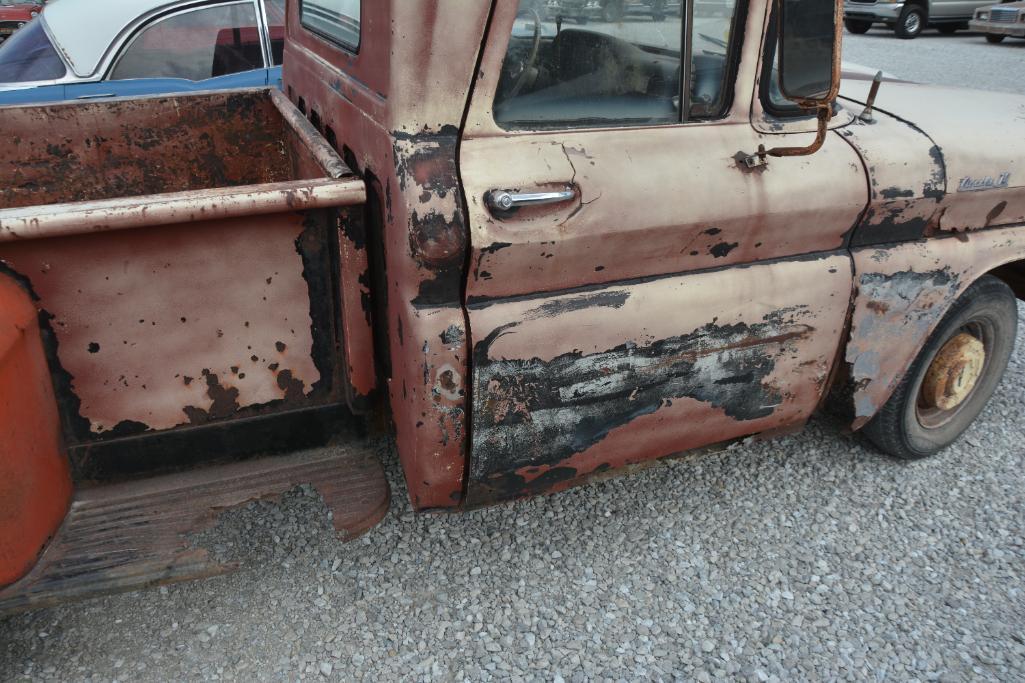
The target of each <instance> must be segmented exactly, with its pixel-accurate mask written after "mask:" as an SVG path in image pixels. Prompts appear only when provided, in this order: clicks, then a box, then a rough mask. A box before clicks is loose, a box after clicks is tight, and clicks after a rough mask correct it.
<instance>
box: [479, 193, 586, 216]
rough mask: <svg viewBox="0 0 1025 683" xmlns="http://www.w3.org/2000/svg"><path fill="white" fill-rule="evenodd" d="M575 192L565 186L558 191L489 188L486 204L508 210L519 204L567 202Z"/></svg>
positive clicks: (532, 204)
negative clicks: (518, 190) (519, 191)
mask: <svg viewBox="0 0 1025 683" xmlns="http://www.w3.org/2000/svg"><path fill="white" fill-rule="evenodd" d="M576 196H577V193H576V192H575V191H574V190H573V189H572V188H569V187H567V188H566V189H565V190H559V191H558V192H523V193H517V192H509V191H508V190H491V191H490V192H488V194H487V197H486V199H487V202H488V206H490V207H491V208H492V209H497V210H499V211H508V210H509V209H515V208H517V207H520V206H537V205H539V204H558V203H559V202H568V201H569V200H571V199H573V198H574V197H576Z"/></svg>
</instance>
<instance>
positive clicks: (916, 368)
mask: <svg viewBox="0 0 1025 683" xmlns="http://www.w3.org/2000/svg"><path fill="white" fill-rule="evenodd" d="M1017 328H1018V304H1017V300H1016V299H1015V296H1014V293H1012V292H1011V289H1010V288H1009V287H1008V286H1007V285H1006V284H1004V282H1003V281H1001V280H999V279H997V278H995V277H993V276H991V275H984V276H983V277H981V278H979V279H978V280H977V281H976V282H974V283H973V284H972V285H971V286H970V287H969V288H968V289H967V290H965V292H964V294H962V295H961V296H960V297H958V299H957V300H956V301H955V302H954V303H953V304H952V305H951V307H950V310H949V311H947V313H946V315H944V317H943V319H942V320H941V321H940V323H939V325H937V327H936V329H935V330H934V331H933V333H932V335H930V337H929V339H928V341H926V343H925V345H924V346H923V347H922V349H921V351H919V353H918V357H917V358H915V361H914V362H913V363H912V364H911V367H910V368H909V370H908V372H907V374H906V375H905V376H904V378H903V379H902V380H901V382H900V384H898V385H897V388H896V390H894V392H893V395H892V396H891V397H890V400H888V401H887V402H886V404H885V405H884V406H883V408H882V409H881V410H880V411H879V412H878V413H876V415H875V417H873V418H872V420H871V421H870V422H869V423H868V424H867V425H865V428H864V429H863V430H862V433H863V434H864V435H865V436H866V437H868V439H869V441H871V442H872V443H873V444H874V445H875V446H876V448H878V449H879V450H881V451H882V452H884V453H886V454H888V455H891V456H893V457H895V458H900V459H902V460H917V459H919V458H924V457H927V456H930V455H933V454H934V453H937V452H939V451H941V450H943V449H944V448H946V447H947V446H949V445H950V444H952V443H953V442H954V441H956V440H957V439H958V437H960V436H961V434H962V433H963V432H964V431H965V430H966V429H967V428H968V427H969V425H971V423H972V422H973V421H974V420H975V418H976V417H978V415H979V413H981V412H982V409H983V408H985V407H986V403H987V402H988V401H989V399H990V397H991V396H992V395H993V392H994V391H995V390H996V388H997V386H998V385H999V384H1000V380H1001V379H1002V378H1003V375H1004V371H1005V370H1006V369H1007V362H1008V360H1009V359H1010V357H1011V352H1012V351H1013V350H1014V339H1015V334H1016V332H1017ZM966 332H967V333H968V334H970V335H971V336H973V337H975V338H976V339H979V340H981V341H982V346H983V347H984V348H985V352H986V355H985V361H983V364H982V368H981V371H980V373H979V375H978V379H977V380H976V381H975V383H974V385H973V386H972V388H970V389H969V390H968V393H967V395H966V397H965V398H964V399H963V400H962V401H961V403H960V404H958V405H956V406H954V407H952V408H950V409H948V410H946V411H943V410H940V409H938V408H935V407H933V408H930V407H928V406H926V405H924V401H925V399H924V395H925V394H927V393H928V392H927V390H923V386H926V387H927V388H928V384H927V382H928V380H927V374H928V371H929V369H930V366H931V365H932V363H933V361H934V360H935V359H936V358H937V356H938V355H939V354H940V351H941V350H946V348H947V347H948V342H951V343H952V344H956V341H954V342H952V340H956V339H957V338H960V337H962V336H963V335H964V334H965V333H966Z"/></svg>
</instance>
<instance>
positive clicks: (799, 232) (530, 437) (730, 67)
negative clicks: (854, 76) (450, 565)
mask: <svg viewBox="0 0 1025 683" xmlns="http://www.w3.org/2000/svg"><path fill="white" fill-rule="evenodd" d="M753 6H754V7H758V8H759V9H758V11H756V12H755V11H748V6H747V4H745V3H744V2H737V3H736V4H732V2H731V4H729V5H728V9H729V11H728V12H726V14H727V16H725V17H722V16H716V17H707V18H705V17H698V18H695V19H694V20H693V21H692V22H691V26H692V28H690V29H689V30H686V27H685V25H686V24H687V23H688V22H687V21H686V20H685V19H681V18H679V17H670V18H668V19H666V20H665V21H663V22H650V21H647V20H645V19H642V20H639V21H626V20H624V21H623V22H620V23H613V24H608V23H588V24H586V25H580V24H576V23H572V22H570V21H569V20H562V21H560V17H559V16H558V15H557V14H554V16H550V20H548V21H542V20H541V19H540V17H539V16H538V15H536V14H534V13H532V12H523V13H519V14H518V10H519V8H518V7H517V3H515V2H499V3H498V5H497V6H496V9H495V13H494V18H493V22H492V29H491V35H490V36H489V40H488V44H487V45H486V48H485V51H484V54H483V57H482V64H481V66H480V69H479V72H478V80H477V84H476V88H475V91H474V94H473V96H472V101H471V103H470V106H469V111H468V116H467V122H466V125H465V128H464V131H463V140H462V143H461V148H460V171H461V176H462V180H463V183H464V190H465V197H466V202H467V206H468V213H469V216H470V220H471V237H470V240H471V258H470V263H469V266H468V271H469V272H468V276H467V284H466V302H465V303H466V307H467V311H468V319H469V329H470V341H471V343H472V357H471V358H472V360H471V363H472V374H473V377H472V396H471V405H472V421H471V430H472V433H471V443H472V451H471V454H470V464H469V477H468V488H467V503H468V504H470V505H474V504H481V503H486V502H492V501H495V500H501V499H506V498H512V497H516V496H519V495H523V494H526V493H531V492H537V491H541V490H557V489H559V488H563V487H565V486H568V485H570V484H571V483H574V482H576V481H579V480H581V479H583V478H586V477H588V476H591V475H593V474H596V473H600V472H603V471H605V470H607V469H610V468H613V467H618V466H623V465H627V464H632V463H639V462H641V461H644V460H650V459H652V458H659V457H663V456H666V455H670V454H673V453H677V452H680V451H683V450H687V449H691V448H695V447H699V446H703V445H706V444H711V443H717V442H723V441H726V440H729V439H733V438H736V437H740V436H744V435H747V434H754V433H757V432H764V431H767V430H776V429H782V428H787V427H790V426H793V425H795V424H801V423H802V422H803V421H804V420H806V419H807V418H808V416H809V415H810V413H811V412H812V410H813V409H814V408H815V406H816V404H817V403H818V401H819V399H820V398H821V395H822V392H823V390H824V387H825V384H826V381H827V377H828V374H829V372H830V369H831V366H832V363H833V361H834V358H835V356H836V353H837V349H838V345H839V341H840V336H841V332H842V329H843V326H844V318H845V315H846V311H847V305H848V302H849V299H850V292H851V269H850V261H849V257H848V256H847V253H846V251H845V233H846V232H847V231H848V230H849V229H850V228H851V226H852V225H853V224H854V223H855V221H856V218H857V216H858V213H859V211H860V210H861V209H862V208H863V207H864V205H865V201H866V195H867V189H866V185H865V179H864V172H863V170H862V167H861V165H860V163H859V161H858V159H857V157H856V156H855V155H854V153H853V151H852V150H851V149H850V148H849V147H848V146H847V145H846V144H845V143H844V142H843V141H842V140H840V139H839V138H838V137H837V136H835V135H833V134H830V135H829V136H828V138H829V139H828V140H827V141H826V143H825V145H824V148H823V149H822V150H821V151H820V152H819V153H817V154H815V155H813V156H807V157H797V158H786V159H772V160H771V161H770V164H769V166H768V167H765V168H762V169H759V170H750V169H747V168H746V167H745V166H744V165H743V164H741V163H739V162H738V161H737V159H736V157H737V155H738V152H740V151H741V150H747V151H749V152H750V151H753V150H755V149H757V147H758V145H759V143H766V144H767V146H771V145H772V144H781V145H806V144H808V143H809V142H810V141H811V137H812V135H811V134H809V133H804V132H802V133H798V134H793V135H773V136H764V135H761V134H759V133H758V132H757V131H756V130H755V129H754V128H753V126H752V123H751V109H752V103H753V97H754V96H755V95H754V92H755V80H756V79H755V74H756V73H757V70H758V64H759V56H760V53H761V44H762V36H763V25H764V23H765V6H764V5H762V4H761V3H755V4H754V5H753ZM689 13H690V10H689V9H687V10H685V11H684V15H685V16H686V15H687V14H689ZM550 14H552V13H550ZM745 36H747V38H746V39H745ZM684 83H686V84H688V87H687V88H686V89H685V88H684V87H683V84H684ZM767 137H771V138H773V139H771V140H769V139H767Z"/></svg>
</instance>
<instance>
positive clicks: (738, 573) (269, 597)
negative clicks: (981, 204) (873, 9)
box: [0, 36, 1025, 681]
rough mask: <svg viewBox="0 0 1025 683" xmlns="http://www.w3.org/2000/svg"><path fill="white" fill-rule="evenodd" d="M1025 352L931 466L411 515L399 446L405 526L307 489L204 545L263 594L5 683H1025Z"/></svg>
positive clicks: (200, 588)
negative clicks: (373, 523) (360, 528)
mask: <svg viewBox="0 0 1025 683" xmlns="http://www.w3.org/2000/svg"><path fill="white" fill-rule="evenodd" d="M862 40H864V46H865V47H864V49H865V50H866V52H867V53H871V54H873V55H877V56H882V51H880V52H879V53H876V52H875V51H874V48H873V49H869V48H868V47H867V46H868V45H870V44H871V45H875V44H876V43H878V44H879V45H884V46H885V48H886V49H887V50H893V53H892V54H893V59H894V63H893V65H891V64H889V63H884V62H883V60H881V59H876V60H869V59H865V58H861V57H858V56H855V55H851V56H850V58H851V59H853V60H854V61H859V62H861V63H863V64H878V65H879V66H881V67H883V68H886V69H887V70H890V71H893V72H894V73H897V74H899V75H907V76H909V77H914V75H913V74H910V73H908V71H907V69H904V70H902V69H900V68H898V67H899V66H900V65H899V64H898V63H897V62H899V61H900V56H899V55H900V51H901V50H908V49H910V48H911V47H914V48H918V47H919V46H928V45H930V44H931V43H930V41H929V40H928V39H926V38H921V39H919V40H917V41H913V42H910V43H909V42H902V41H898V40H895V39H890V38H889V37H888V36H886V37H884V36H880V37H878V38H877V37H875V36H870V37H868V38H864V39H860V38H859V39H855V40H849V41H848V43H847V45H848V51H849V54H850V53H852V52H853V53H857V51H858V50H861V49H863V48H862V43H861V41H862ZM944 42H945V43H947V42H948V39H944ZM1023 42H1025V41H1023ZM852 46H853V47H852ZM982 49H985V50H987V53H994V54H996V53H998V52H1000V51H1001V50H1002V49H1004V48H1003V47H994V46H983V47H982ZM1015 54H1018V55H1019V57H1018V58H1019V59H1020V57H1021V53H1015ZM958 55H959V53H951V54H950V55H949V58H948V59H947V60H946V61H945V62H944V64H946V63H947V62H950V63H959V62H960V61H961V57H960V56H958ZM887 59H889V56H887ZM947 73H948V74H949V73H953V72H952V71H948V72H947ZM923 80H928V79H923ZM993 87H999V84H995V85H994V86H993ZM1018 87H1019V88H1020V86H1018ZM1020 312H1021V314H1022V317H1023V319H1025V307H1022V308H1021V309H1020ZM1018 345H1019V351H1018V352H1017V354H1016V356H1015V357H1014V359H1013V360H1012V365H1011V367H1010V368H1009V371H1008V376H1007V379H1006V380H1005V382H1004V383H1003V385H1002V386H1001V388H1000V390H999V392H998V394H997V395H996V396H995V398H994V400H993V401H992V402H991V404H990V405H989V407H988V408H987V410H986V412H985V413H984V414H983V416H982V417H981V419H980V420H979V421H978V422H977V423H976V424H975V425H974V426H973V427H972V428H971V430H970V431H969V432H968V434H967V435H966V437H965V438H963V439H962V440H961V441H960V442H959V443H958V444H956V445H955V446H954V447H952V448H951V449H949V450H948V451H947V452H945V453H943V454H941V455H939V456H937V457H934V458H932V459H929V460H926V461H921V462H915V463H898V462H895V461H892V460H889V459H886V458H883V457H881V456H879V455H877V454H876V453H874V452H873V451H871V450H870V449H868V448H867V447H866V446H865V445H864V444H863V443H862V442H861V441H860V440H859V439H858V438H854V437H846V436H841V435H838V433H837V432H836V430H835V429H834V428H833V426H832V425H830V424H828V423H826V422H824V421H816V422H813V423H812V424H811V425H810V426H809V428H808V430H807V431H805V432H804V433H803V434H800V435H795V436H790V437H786V438H783V439H780V440H777V441H774V442H763V443H749V444H746V445H741V446H737V447H734V448H731V449H729V450H727V451H725V452H722V453H719V454H714V455H709V456H704V457H701V458H696V459H692V460H685V461H679V462H676V463H672V464H669V465H666V466H661V467H656V468H653V469H650V470H647V471H645V472H642V473H639V474H637V475H634V476H630V477H623V478H619V479H616V480H611V481H606V482H603V483H599V484H594V485H591V486H588V487H585V488H581V489H577V490H573V491H570V492H566V493H563V494H560V495H557V496H552V497H546V498H539V499H534V500H529V501H525V502H522V503H519V504H515V505H510V506H504V507H498V508H493V509H488V510H481V511H476V512H472V513H467V514H462V515H452V516H447V515H415V514H413V513H412V511H411V509H410V507H409V504H408V502H407V501H406V498H405V488H404V486H403V484H402V482H401V478H400V476H399V473H398V468H397V466H396V463H395V459H394V454H393V452H392V451H391V449H390V448H389V447H388V445H387V444H386V443H384V444H382V446H381V450H382V453H383V454H384V457H385V458H386V462H387V463H388V468H389V476H390V478H391V480H392V485H393V490H394V492H395V502H394V503H393V505H392V510H391V512H390V513H389V514H388V516H387V518H386V519H385V521H384V522H383V523H382V524H381V525H380V526H379V527H377V528H376V529H375V530H373V531H372V532H370V533H369V534H368V535H366V536H364V537H363V538H362V539H360V540H358V541H356V542H354V543H352V544H349V545H342V544H339V543H337V542H336V541H335V540H334V539H333V537H332V534H331V533H330V526H329V522H328V521H327V519H326V516H325V510H324V508H323V504H322V502H321V501H320V499H319V498H318V497H317V496H316V495H315V494H313V493H312V492H310V491H308V490H304V489H298V490H296V491H293V492H292V493H291V494H289V495H288V496H286V498H285V499H284V500H283V501H282V503H281V504H280V505H275V504H270V503H258V504H253V505H251V506H249V507H247V508H244V509H241V510H236V511H232V512H229V513H227V514H226V515H225V516H224V517H223V518H222V522H221V524H220V525H219V526H218V527H217V528H216V529H214V530H213V531H211V532H207V534H206V536H207V538H208V540H210V541H211V542H212V543H214V544H215V545H216V546H217V548H218V552H219V553H222V554H224V555H226V556H229V557H235V558H238V559H241V560H242V561H243V562H244V568H243V570H242V571H240V572H239V573H237V574H234V575H232V576H229V577H223V578H218V579H212V580H208V581H204V582H195V583H189V584H183V585H178V586H172V587H168V588H161V589H154V590H149V591H143V592H139V593H134V594H127V595H120V596H113V597H108V598H102V599H97V600H92V601H89V602H85V603H80V604H76V605H68V606H64V607H60V608H55V609H48V610H42V611H38V612H34V613H30V614H26V615H19V616H15V617H10V618H7V619H4V620H0V680H5V681H6V680H22V679H24V680H62V681H65V680H103V681H110V680H115V679H116V680H122V681H128V680H141V681H149V680H151V681H164V680H198V679H208V680H216V679H223V680H243V681H249V680H294V679H302V678H307V679H313V680H318V679H332V680H367V681H378V680H393V679H403V680H464V679H467V680H505V679H513V680H517V679H523V680H531V679H535V680H555V681H559V680H565V681H577V680H606V679H607V680H627V681H633V680H640V679H697V680H703V681H708V680H723V679H732V680H749V681H765V680H779V681H790V680H831V679H847V680H898V681H907V680H923V681H924V680H943V681H962V680H999V681H1009V680H1023V679H1025V541H1023V539H1025V452H1023V450H1025V449H1023V447H1022V444H1023V443H1025V422H1023V420H1022V416H1023V415H1025V330H1020V331H1019V339H1018Z"/></svg>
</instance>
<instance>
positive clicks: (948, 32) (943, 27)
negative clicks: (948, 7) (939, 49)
mask: <svg viewBox="0 0 1025 683" xmlns="http://www.w3.org/2000/svg"><path fill="white" fill-rule="evenodd" d="M959 28H961V27H960V26H958V25H957V24H940V25H939V26H937V27H936V30H937V31H939V32H940V33H942V34H943V35H945V36H952V35H954V34H955V33H957V29H959Z"/></svg>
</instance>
